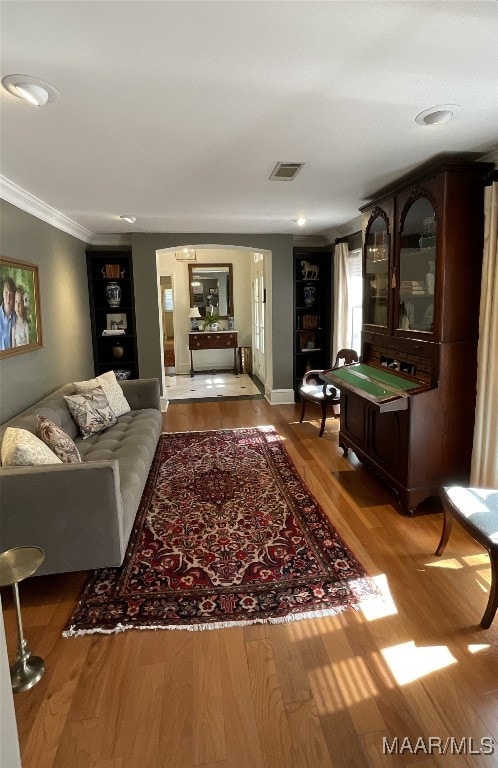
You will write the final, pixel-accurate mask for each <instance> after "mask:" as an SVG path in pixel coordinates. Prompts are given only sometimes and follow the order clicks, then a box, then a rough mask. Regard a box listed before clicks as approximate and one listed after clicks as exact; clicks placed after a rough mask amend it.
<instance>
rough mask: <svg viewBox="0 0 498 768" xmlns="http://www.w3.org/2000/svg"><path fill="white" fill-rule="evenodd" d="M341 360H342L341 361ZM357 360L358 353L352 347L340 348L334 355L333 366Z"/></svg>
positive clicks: (336, 366)
mask: <svg viewBox="0 0 498 768" xmlns="http://www.w3.org/2000/svg"><path fill="white" fill-rule="evenodd" d="M341 360H342V361H343V362H341ZM358 360H359V357H358V353H357V352H356V351H355V350H354V349H340V350H339V352H338V353H337V355H336V356H335V363H334V365H333V367H334V368H340V367H341V366H343V365H351V364H352V363H357V362H358Z"/></svg>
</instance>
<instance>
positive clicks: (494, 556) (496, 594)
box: [481, 549, 498, 629]
mask: <svg viewBox="0 0 498 768" xmlns="http://www.w3.org/2000/svg"><path fill="white" fill-rule="evenodd" d="M488 551H489V560H490V564H491V586H490V588H489V599H488V604H487V606H486V610H485V611H484V616H483V617H482V619H481V627H482V628H483V629H488V627H490V626H491V622H492V621H493V619H494V617H495V613H496V609H497V608H498V589H497V588H496V579H497V578H498V549H491V550H488Z"/></svg>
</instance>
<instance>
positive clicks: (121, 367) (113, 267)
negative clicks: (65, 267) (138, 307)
mask: <svg viewBox="0 0 498 768" xmlns="http://www.w3.org/2000/svg"><path fill="white" fill-rule="evenodd" d="M86 258H87V272H88V294H89V302H90V318H91V323H92V342H93V360H94V367H95V375H96V376H98V375H100V374H101V373H105V372H106V371H109V370H114V371H116V373H117V375H118V376H121V377H122V378H131V379H137V378H138V376H139V371H138V352H137V336H136V325H135V298H134V293H133V262H132V257H131V251H124V250H120V251H87V254H86ZM117 297H119V304H116V301H117Z"/></svg>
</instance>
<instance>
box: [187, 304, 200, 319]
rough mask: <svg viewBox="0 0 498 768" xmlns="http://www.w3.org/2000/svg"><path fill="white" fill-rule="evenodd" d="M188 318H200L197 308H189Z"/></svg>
mask: <svg viewBox="0 0 498 768" xmlns="http://www.w3.org/2000/svg"><path fill="white" fill-rule="evenodd" d="M188 316H189V317H190V318H191V319H192V318H194V317H200V316H201V313H200V312H199V307H190V310H189V313H188Z"/></svg>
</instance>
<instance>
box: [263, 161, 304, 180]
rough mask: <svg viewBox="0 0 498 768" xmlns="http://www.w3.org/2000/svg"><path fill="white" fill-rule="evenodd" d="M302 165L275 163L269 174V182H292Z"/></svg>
mask: <svg viewBox="0 0 498 768" xmlns="http://www.w3.org/2000/svg"><path fill="white" fill-rule="evenodd" d="M303 165H304V163H277V164H276V166H275V168H274V169H273V171H272V172H271V176H270V181H292V180H293V179H295V178H296V175H297V174H298V173H299V171H300V170H301V168H302V167H303Z"/></svg>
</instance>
